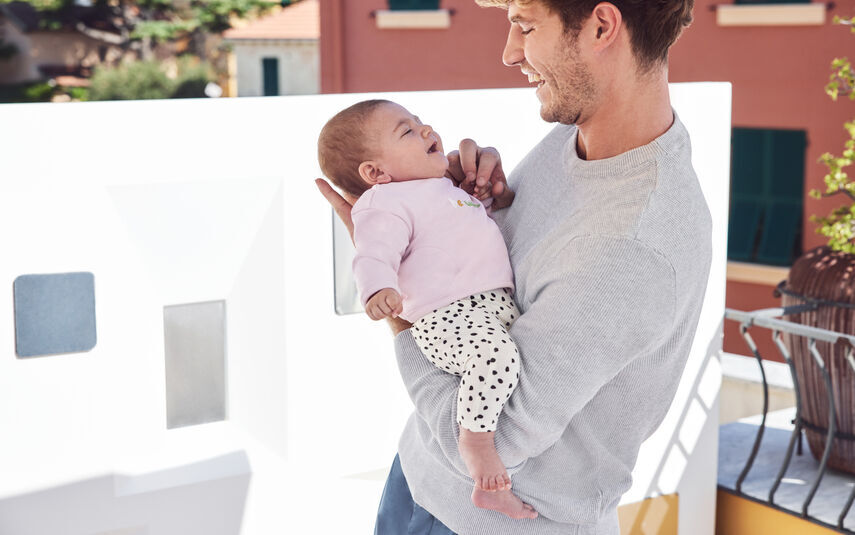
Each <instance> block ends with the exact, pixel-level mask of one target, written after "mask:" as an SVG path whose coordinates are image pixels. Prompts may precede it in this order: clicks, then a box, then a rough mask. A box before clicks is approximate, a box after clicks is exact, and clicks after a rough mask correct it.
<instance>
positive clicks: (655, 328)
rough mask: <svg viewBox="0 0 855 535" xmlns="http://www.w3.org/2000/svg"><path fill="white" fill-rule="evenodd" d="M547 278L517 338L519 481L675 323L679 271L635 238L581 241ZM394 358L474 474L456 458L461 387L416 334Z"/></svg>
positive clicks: (509, 453)
mask: <svg viewBox="0 0 855 535" xmlns="http://www.w3.org/2000/svg"><path fill="white" fill-rule="evenodd" d="M559 266H560V272H559V271H558V267H559ZM542 271H545V272H546V271H548V272H554V275H543V274H541V275H537V274H535V275H534V276H535V277H538V279H539V280H540V283H539V284H538V285H537V286H530V287H529V288H527V293H528V295H529V296H533V299H529V301H531V302H530V304H529V305H528V306H527V307H526V308H525V310H523V312H522V314H521V315H520V317H519V318H518V319H517V320H516V322H515V323H514V324H513V326H512V327H511V331H510V334H511V337H512V338H513V339H514V341H515V342H516V344H517V347H518V349H519V352H520V363H521V371H520V381H519V384H518V385H517V388H516V390H514V392H513V394H512V395H511V398H510V399H509V401H508V403H507V404H506V405H505V407H504V410H503V412H502V413H501V415H500V417H499V421H498V422H497V430H496V434H495V441H496V447H497V450H498V452H499V455H500V457H501V458H502V461H503V462H504V464H505V466H507V467H508V469H509V470H510V471H511V472H513V471H514V469H517V468H518V467H519V466H521V465H522V463H523V462H525V461H526V460H527V459H529V458H531V457H536V456H537V455H539V454H540V453H542V452H543V451H545V450H546V449H547V448H549V447H550V446H551V445H552V444H554V443H555V442H556V441H558V439H559V438H560V437H561V435H562V434H563V433H564V431H565V429H566V428H567V426H568V425H569V423H570V420H571V419H572V418H573V417H574V416H575V415H576V414H577V413H578V412H579V411H580V410H581V409H582V408H583V407H584V406H585V405H586V404H587V403H588V402H589V401H590V400H591V399H592V398H593V397H594V396H595V395H596V393H597V391H599V390H600V388H602V387H603V386H604V385H606V384H608V383H609V382H611V381H612V380H613V379H614V377H615V376H616V375H617V374H618V373H620V372H621V370H623V369H624V368H625V367H626V366H627V365H628V364H630V363H631V362H633V360H635V359H636V358H638V357H639V356H641V355H644V354H646V353H649V352H650V351H652V350H654V349H656V348H657V347H659V346H660V345H661V344H662V343H663V340H665V339H666V338H667V337H668V336H669V335H670V334H671V329H672V325H673V324H674V314H675V312H674V310H675V297H676V295H675V287H674V284H675V277H674V271H673V268H672V267H671V264H670V263H669V262H668V261H667V260H666V259H665V258H664V257H662V256H661V255H660V254H659V253H658V252H656V251H654V250H653V249H651V248H650V247H648V246H646V245H644V244H643V243H641V242H638V241H636V240H634V239H632V238H627V237H603V236H586V237H580V238H575V239H573V240H571V241H570V243H569V244H567V245H566V246H565V247H564V248H563V249H562V250H561V251H560V252H559V253H558V254H556V255H555V256H554V257H551V260H550V263H549V265H548V266H543V267H542ZM395 349H396V354H397V357H398V365H399V368H400V371H401V374H402V376H403V379H404V383H405V384H406V387H407V390H408V392H409V394H410V397H411V398H412V400H413V402H414V404H415V406H416V412H417V413H418V415H419V416H420V417H421V418H423V419H424V420H425V421H426V422H427V424H428V426H429V428H430V430H431V433H432V435H433V437H432V438H433V439H434V440H436V441H437V442H438V444H439V445H440V447H441V449H442V451H443V453H444V454H445V455H446V457H447V458H448V459H449V461H450V462H451V463H452V464H453V465H454V466H455V467H456V468H457V469H458V470H459V471H460V472H461V473H462V474H466V473H467V472H466V467H465V465H464V464H463V462H462V460H461V459H460V456H459V453H458V451H457V434H458V430H457V424H456V392H457V386H458V382H459V381H458V379H457V378H456V377H454V376H451V375H449V374H446V373H443V372H442V371H440V370H437V369H436V368H435V367H433V366H432V365H431V364H430V363H429V362H427V359H425V358H424V357H423V356H421V354H420V352H419V349H418V347H417V346H416V344H415V342H414V341H413V339H412V335H410V334H409V331H404V332H403V333H401V334H399V335H398V336H397V337H396V339H395ZM637 379H638V380H644V378H643V377H638V378H637Z"/></svg>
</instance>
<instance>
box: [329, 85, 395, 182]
mask: <svg viewBox="0 0 855 535" xmlns="http://www.w3.org/2000/svg"><path fill="white" fill-rule="evenodd" d="M381 104H390V102H389V101H388V100H363V101H362V102H357V103H356V104H354V105H353V106H350V107H349V108H345V109H343V110H341V111H340V112H338V113H337V114H335V115H334V116H333V118H332V119H330V120H329V121H327V124H325V125H324V128H323V129H322V130H321V135H320V136H318V163H319V164H320V166H321V171H323V173H324V175H325V176H326V177H327V178H329V179H330V180H332V182H333V184H335V185H336V186H338V187H339V188H341V189H342V190H344V191H346V192H347V193H350V194H351V195H354V196H356V197H359V196H360V195H362V194H363V193H364V192H365V191H366V190H367V189H368V188H369V187H370V186H369V185H368V184H367V183H366V182H365V181H364V180H362V177H360V176H359V164H361V163H362V162H364V161H366V160H368V159H370V155H369V151H370V150H371V147H369V146H368V143H369V142H370V141H371V140H370V139H368V138H367V136H366V135H365V123H366V122H367V121H368V119H369V118H370V117H371V114H372V113H373V112H374V110H375V109H376V108H377V107H378V106H380V105H381Z"/></svg>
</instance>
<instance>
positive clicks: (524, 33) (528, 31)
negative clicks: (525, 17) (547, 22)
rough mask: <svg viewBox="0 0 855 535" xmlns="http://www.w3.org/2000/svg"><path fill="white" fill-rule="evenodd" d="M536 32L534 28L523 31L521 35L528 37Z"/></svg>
mask: <svg viewBox="0 0 855 535" xmlns="http://www.w3.org/2000/svg"><path fill="white" fill-rule="evenodd" d="M533 31H534V28H529V29H528V30H521V31H520V33H521V34H523V35H528V34H530V33H531V32H533Z"/></svg>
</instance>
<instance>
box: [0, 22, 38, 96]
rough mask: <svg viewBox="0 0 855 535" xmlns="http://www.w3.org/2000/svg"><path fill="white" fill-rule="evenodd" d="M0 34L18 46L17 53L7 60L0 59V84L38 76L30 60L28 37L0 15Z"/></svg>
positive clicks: (23, 80) (6, 40) (5, 39)
mask: <svg viewBox="0 0 855 535" xmlns="http://www.w3.org/2000/svg"><path fill="white" fill-rule="evenodd" d="M0 35H2V36H3V40H4V41H5V42H7V43H11V44H13V45H15V46H16V47H18V53H17V54H15V55H14V56H12V57H11V58H9V59H7V60H0V84H14V83H17V82H25V81H28V80H34V79H37V78H38V77H39V73H38V70H37V69H36V66H35V64H34V63H33V62H32V61H31V60H30V39H29V38H28V37H27V36H26V35H25V34H23V33H21V31H20V30H19V29H18V27H17V26H15V25H14V24H12V23H11V22H10V21H9V20H8V19H4V18H2V17H0Z"/></svg>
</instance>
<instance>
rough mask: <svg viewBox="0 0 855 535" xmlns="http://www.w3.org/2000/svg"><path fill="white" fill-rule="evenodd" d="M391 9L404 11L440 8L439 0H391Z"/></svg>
mask: <svg viewBox="0 0 855 535" xmlns="http://www.w3.org/2000/svg"><path fill="white" fill-rule="evenodd" d="M389 9H392V10H402V11H407V10H409V11H412V10H421V9H439V0H389Z"/></svg>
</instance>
